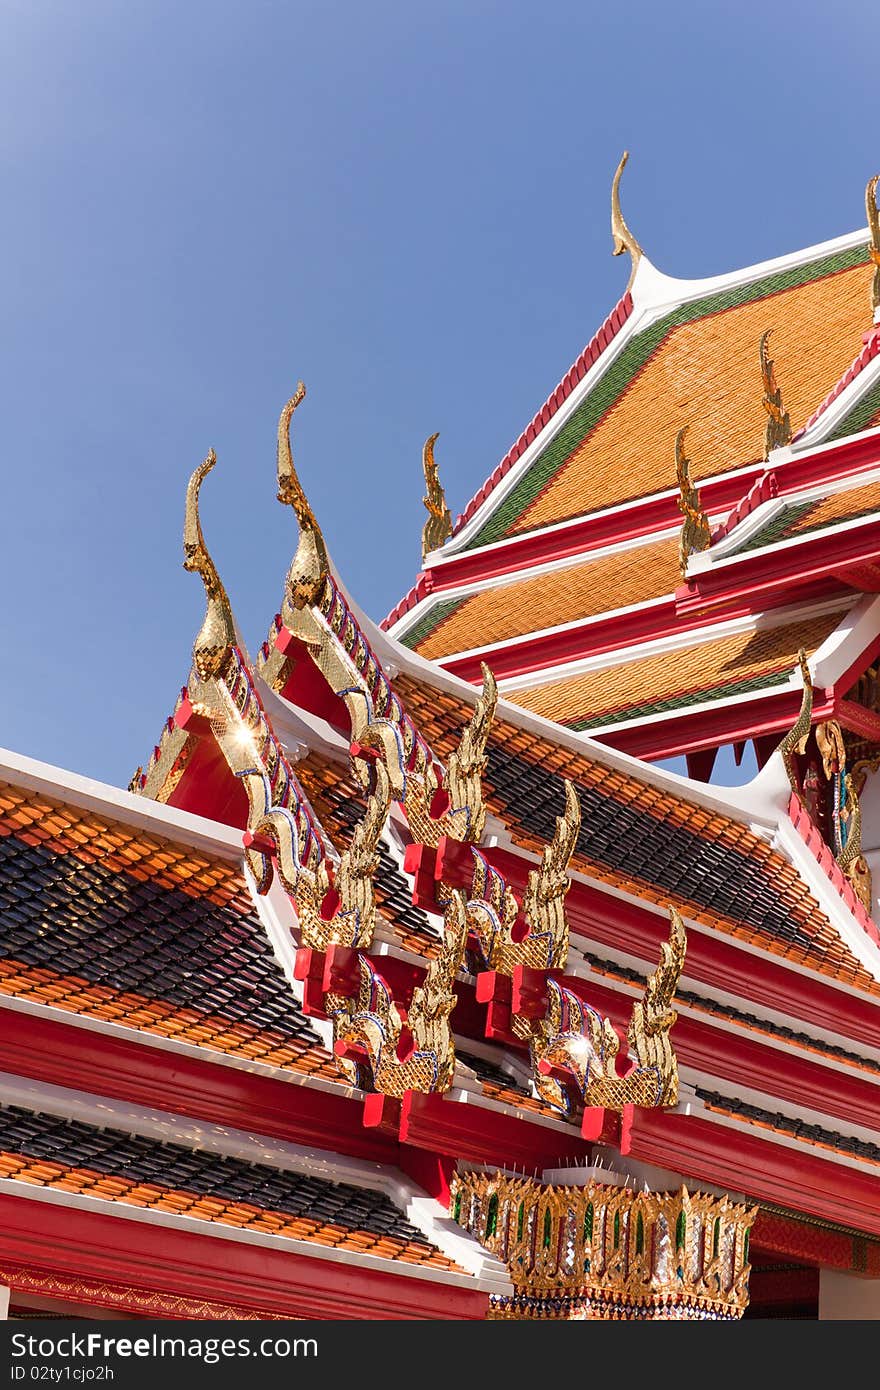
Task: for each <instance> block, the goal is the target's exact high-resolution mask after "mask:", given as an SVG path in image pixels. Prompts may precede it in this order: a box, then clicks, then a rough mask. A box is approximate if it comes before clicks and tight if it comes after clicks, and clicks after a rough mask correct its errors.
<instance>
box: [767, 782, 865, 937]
mask: <svg viewBox="0 0 880 1390" xmlns="http://www.w3.org/2000/svg"><path fill="white" fill-rule="evenodd" d="M788 815H789V819H790V821H791V823H792V825H793V826H794V828H795V830H796V831H797V833H798V834H799V835H800V837H801V839H802V840H803V842H804V844H805V845H806V846H807V849H809V850H811V851H812V853H813V854H814V855H815V857H816V861H817V863H818V865H819V868H820V869H821V870H822V872H823V873H824V874H825V876H826V877H827V879H828V881H829V883H830V884H831V887H832V888H833V889H835V890H836V892H837V893H839V894H840V897H841V898H842V900H843V902H844V903H845V904H846V906H847V907H848V908H849V910H850V912H851V913H852V915H853V917H855V919H856V921H857V922H858V924H859V926H860V927H861V928H862V930H863V931H865V932H866V933H867V935H868V936H869V937H870V938H871V940H872V941H873V942H874V943H875V944H877V945H880V931H878V929H877V925H876V923H875V922H874V920H873V918H872V917H871V916H870V914H869V913H868V912H867V911H866V909H865V906H864V904H863V903H861V902H860V901H859V899H858V898H857V897H856V895H855V893H854V891H853V887H852V884H851V883H850V881H849V879H848V878H846V876H845V875H844V873H843V871H842V869H841V867H840V865H839V864H838V862H837V860H836V859H835V857H834V855H833V854H832V852H831V850H830V849H829V847H828V845H826V843H825V841H824V840H823V839H822V836H821V835H820V834H819V831H818V830H817V829H816V826H815V825H814V823H813V820H812V818H811V816H810V813H809V812H808V811H807V809H806V807H805V806H804V804H803V802H802V801H801V799H800V797H799V796H797V795H796V794H795V793H794V792H792V795H791V800H790V801H789V805H788Z"/></svg>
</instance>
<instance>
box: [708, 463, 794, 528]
mask: <svg viewBox="0 0 880 1390" xmlns="http://www.w3.org/2000/svg"><path fill="white" fill-rule="evenodd" d="M778 496H779V484H778V483H777V481H776V473H775V471H774V470H773V469H768V470H767V472H766V473H762V474H761V476H760V478H757V479H756V480H755V482H753V483H752V486H751V487H750V488H749V490H748V492H747V493H746V494H745V496H744V497H742V498H741V499H740V500H739V502H737V504H736V506H735V507H734V508H733V511H731V512H728V514H727V516H726V517H725V519H724V520H723V521H722V522H721V524H720V525H719V526H716V528H715V530H714V531H713V532H712V544H713V545H715V544H717V542H718V541H720V540H723V539H724V537H725V536H729V535H730V532H731V531H732V530H733V529H734V528H735V527H737V526H739V524H740V522H742V521H744V520H745V518H746V517H747V516H748V515H749V513H750V512H753V511H755V509H756V508H757V507H760V506H761V505H762V504H763V503H764V502H769V501H770V500H771V499H772V498H774V497H778Z"/></svg>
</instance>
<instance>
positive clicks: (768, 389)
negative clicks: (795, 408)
mask: <svg viewBox="0 0 880 1390" xmlns="http://www.w3.org/2000/svg"><path fill="white" fill-rule="evenodd" d="M772 332H773V329H772V328H767V329H765V331H764V332H763V333H762V334H761V343H760V346H759V348H758V360H759V362H760V364H761V381H762V383H763V386H764V397H763V400H762V401H761V404H762V405H763V407H764V409H765V410H766V412H767V425H766V427H765V429H764V460H765V462H766V460H767V459H769V457H770V450H771V449H779V448H780V447H781V446H782V445H783V444H788V443H789V442H790V440H791V420H790V418H789V414H788V411H787V410H783V408H782V391H781V390H780V388H779V387H778V386H777V384H776V372H775V371H774V364H773V359H772V357H771V356H770V353H769V351H768V349H767V344H768V342H769V341H770V334H771V333H772Z"/></svg>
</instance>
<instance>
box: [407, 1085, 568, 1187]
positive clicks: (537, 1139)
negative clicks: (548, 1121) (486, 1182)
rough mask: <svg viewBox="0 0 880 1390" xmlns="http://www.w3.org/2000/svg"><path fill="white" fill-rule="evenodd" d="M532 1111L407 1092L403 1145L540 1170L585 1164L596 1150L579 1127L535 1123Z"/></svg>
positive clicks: (475, 1161)
mask: <svg viewBox="0 0 880 1390" xmlns="http://www.w3.org/2000/svg"><path fill="white" fill-rule="evenodd" d="M527 1113H528V1112H524V1111H520V1112H519V1113H518V1114H516V1115H514V1114H511V1113H507V1114H506V1113H505V1112H504V1111H500V1110H494V1109H490V1108H489V1107H488V1106H482V1105H477V1104H475V1105H470V1104H468V1103H466V1102H463V1101H456V1100H450V1099H448V1098H446V1097H444V1096H441V1095H437V1094H433V1095H422V1094H421V1093H419V1092H416V1091H407V1093H406V1095H405V1097H404V1100H403V1104H402V1106H401V1117H400V1140H401V1144H406V1145H411V1146H413V1147H414V1148H417V1149H428V1150H429V1151H430V1152H431V1153H434V1154H445V1155H447V1156H448V1157H450V1158H461V1159H463V1160H464V1161H465V1162H467V1163H484V1164H487V1165H488V1166H490V1167H492V1166H497V1165H498V1164H503V1165H505V1166H507V1167H510V1166H512V1165H514V1164H515V1165H516V1166H517V1167H518V1168H520V1167H521V1168H523V1169H525V1170H527V1171H531V1172H535V1173H540V1172H542V1171H543V1169H544V1168H548V1167H551V1166H558V1164H559V1161H560V1159H562V1158H564V1159H565V1161H566V1162H571V1163H586V1162H589V1160H590V1155H591V1153H592V1149H591V1147H590V1145H589V1144H587V1143H585V1142H584V1140H583V1139H582V1138H581V1135H580V1133H579V1131H578V1130H577V1129H574V1128H572V1129H571V1131H570V1132H569V1133H566V1131H565V1130H564V1129H560V1128H556V1127H554V1128H551V1127H550V1126H548V1125H542V1124H530V1123H529V1121H528V1119H527V1118H526V1116H527Z"/></svg>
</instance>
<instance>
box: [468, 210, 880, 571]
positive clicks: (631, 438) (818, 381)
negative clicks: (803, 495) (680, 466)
mask: <svg viewBox="0 0 880 1390" xmlns="http://www.w3.org/2000/svg"><path fill="white" fill-rule="evenodd" d="M832 248H833V249H832ZM731 282H733V283H731ZM869 285H870V272H869V260H868V247H867V237H866V235H864V234H862V235H861V236H860V235H858V234H856V235H854V236H851V237H846V238H841V239H840V240H839V241H838V242H835V243H828V244H826V247H824V248H820V247H815V248H809V249H808V250H806V251H804V252H800V253H798V254H797V255H796V256H792V257H784V258H780V260H779V261H778V262H771V263H768V264H766V265H764V266H759V267H754V268H753V269H752V270H746V271H742V272H739V273H737V274H735V275H732V276H723V277H718V279H717V280H715V281H708V282H692V283H690V284H689V283H688V282H686V281H670V280H668V279H667V278H666V277H660V284H659V286H658V285H656V283H653V282H652V284H651V294H650V299H649V298H648V296H647V295H645V296H644V298H642V297H641V296H640V284H639V279H638V278H637V280H636V283H635V285H634V286H633V300H634V310H633V313H632V315H631V316H630V317H629V319H628V320H627V323H626V326H625V328H624V329H623V331H621V332H620V333H618V334H617V336H616V337H615V338H614V339H613V341H612V343H611V344H609V346H608V347H606V349H605V351H604V353H603V354H602V356H601V357H600V358H599V360H598V361H597V363H596V364H595V366H594V367H593V369H592V374H591V379H590V380H587V378H586V377H585V379H584V385H583V387H582V388H581V390H580V391H578V392H576V393H574V394H573V397H572V401H571V403H570V404H569V406H568V407H567V409H566V412H565V414H564V419H563V418H562V413H561V412H560V416H559V418H557V417H554V418H553V423H552V426H551V427H550V428H549V429H546V439H544V440H542V439H540V438H539V439H538V440H536V448H535V450H534V451H533V454H532V457H531V458H530V459H529V460H528V461H527V463H526V466H524V467H521V469H520V470H519V472H518V474H517V476H516V478H515V481H514V482H513V485H511V483H510V480H509V478H510V475H508V483H507V485H506V486H505V488H504V489H503V496H502V495H501V491H502V490H501V489H500V488H496V489H494V490H493V494H492V496H491V499H489V498H487V500H486V503H484V504H483V507H482V508H481V509H480V513H479V514H478V517H477V518H476V519H475V520H472V521H470V522H469V523H468V524H467V535H466V536H465V534H464V528H462V529H461V530H460V531H459V532H458V533H457V535H458V536H460V537H461V541H460V543H457V540H456V539H454V540H453V541H452V542H451V544H450V546H449V549H450V550H457V549H458V548H459V544H461V543H463V544H464V545H466V547H467V548H473V547H476V546H481V545H488V544H491V543H493V542H497V541H499V540H502V539H503V538H505V537H509V536H513V535H517V534H519V533H521V532H524V531H529V530H534V529H536V528H539V527H544V526H552V525H555V524H557V523H559V522H563V521H567V520H570V519H571V518H574V517H578V516H583V515H585V514H588V513H590V512H593V511H598V510H601V509H603V508H607V507H613V506H619V505H620V504H621V503H627V502H631V501H633V500H635V499H637V498H640V497H645V496H648V495H650V494H652V493H656V492H661V491H663V490H665V489H666V488H668V487H669V486H670V483H671V482H673V481H674V470H673V468H672V441H673V440H674V438H675V435H676V432H677V431H678V429H680V428H681V426H682V425H684V424H687V425H690V429H691V433H690V435H689V438H688V446H689V451H690V453H691V456H692V457H693V459H694V460H695V461H696V462H695V468H696V476H697V477H698V478H704V477H710V476H711V477H715V476H717V475H718V474H721V473H726V472H728V471H730V470H731V469H736V468H742V467H743V466H744V465H747V464H749V463H751V462H752V461H754V460H756V459H758V458H760V457H761V449H762V441H763V430H764V421H765V416H764V412H763V410H762V408H761V393H760V389H759V387H760V377H759V375H758V369H757V350H758V343H759V341H760V338H761V335H762V333H763V332H764V331H765V330H766V329H767V328H772V329H773V352H774V357H775V359H776V362H777V363H778V370H779V375H780V380H781V381H782V383H783V385H784V396H785V404H786V408H787V409H788V411H789V413H790V415H791V421H792V427H793V430H794V431H795V432H797V431H798V430H799V429H800V428H801V427H802V426H804V425H805V424H806V423H807V421H808V420H809V419H810V417H811V416H812V414H813V413H814V412H815V411H816V409H817V407H818V406H819V405H820V404H821V403H822V401H823V400H824V398H825V397H826V396H827V395H828V393H829V392H830V391H831V390H832V389H833V388H834V386H835V384H836V383H837V382H838V380H839V379H840V378H841V377H842V376H843V375H844V373H845V372H846V371H847V369H848V368H849V367H850V365H851V363H852V361H853V358H854V357H855V356H856V355H857V353H858V352H859V350H860V348H861V344H862V336H863V334H864V333H865V331H866V330H867V329H869V328H870V326H871V318H870V311H869V308H868V291H869ZM640 300H641V302H640ZM664 300H665V303H664ZM646 301H647V302H646ZM571 405H573V406H574V408H571ZM549 423H550V422H549V421H548V425H549ZM545 428H546V427H545Z"/></svg>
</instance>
